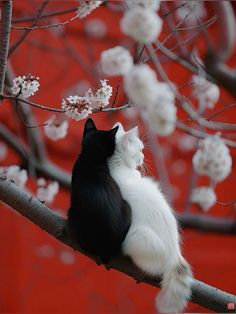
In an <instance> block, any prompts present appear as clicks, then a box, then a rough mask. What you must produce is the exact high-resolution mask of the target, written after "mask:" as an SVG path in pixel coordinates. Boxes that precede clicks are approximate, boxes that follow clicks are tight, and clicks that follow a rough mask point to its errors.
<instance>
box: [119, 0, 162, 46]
mask: <svg viewBox="0 0 236 314" xmlns="http://www.w3.org/2000/svg"><path fill="white" fill-rule="evenodd" d="M126 3H127V6H128V8H129V9H128V10H126V12H125V13H124V15H123V17H122V19H121V21H120V26H121V30H122V32H123V33H124V34H126V35H128V36H130V37H132V38H133V39H134V40H136V41H138V42H139V43H142V44H149V43H152V42H154V41H155V40H156V39H157V37H158V36H159V34H160V32H161V30H162V25H163V22H162V19H161V18H160V17H159V15H158V14H157V13H156V10H158V9H159V7H160V1H159V0H146V1H145V0H138V1H132V0H128V1H127V0H126Z"/></svg>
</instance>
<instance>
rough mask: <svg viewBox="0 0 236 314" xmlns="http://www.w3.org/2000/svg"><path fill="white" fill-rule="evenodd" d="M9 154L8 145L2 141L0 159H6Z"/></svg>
mask: <svg viewBox="0 0 236 314" xmlns="http://www.w3.org/2000/svg"><path fill="white" fill-rule="evenodd" d="M6 155H7V146H6V145H5V144H4V143H0V161H1V160H4V159H5V158H6Z"/></svg>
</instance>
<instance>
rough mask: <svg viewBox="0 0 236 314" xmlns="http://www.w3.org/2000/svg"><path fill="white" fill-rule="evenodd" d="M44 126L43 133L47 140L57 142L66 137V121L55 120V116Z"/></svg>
mask: <svg viewBox="0 0 236 314" xmlns="http://www.w3.org/2000/svg"><path fill="white" fill-rule="evenodd" d="M46 123H47V125H45V126H44V132H45V134H46V135H47V137H48V138H50V139H51V140H53V141H57V140H59V139H62V138H64V137H66V135H67V131H68V121H67V120H62V119H59V118H57V117H56V116H55V115H53V116H51V117H50V118H49V119H48V120H47V121H46Z"/></svg>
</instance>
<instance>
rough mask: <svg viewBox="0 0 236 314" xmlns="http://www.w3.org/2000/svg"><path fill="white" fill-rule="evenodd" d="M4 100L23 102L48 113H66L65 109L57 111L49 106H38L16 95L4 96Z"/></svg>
mask: <svg viewBox="0 0 236 314" xmlns="http://www.w3.org/2000/svg"><path fill="white" fill-rule="evenodd" d="M3 99H13V100H18V101H21V102H23V103H24V104H27V105H30V106H32V107H35V108H39V109H43V110H48V111H53V112H60V113H64V112H65V110H64V109H56V108H51V107H47V106H42V105H39V104H37V103H35V102H32V101H29V100H26V99H24V98H21V97H19V96H18V97H17V96H14V95H3Z"/></svg>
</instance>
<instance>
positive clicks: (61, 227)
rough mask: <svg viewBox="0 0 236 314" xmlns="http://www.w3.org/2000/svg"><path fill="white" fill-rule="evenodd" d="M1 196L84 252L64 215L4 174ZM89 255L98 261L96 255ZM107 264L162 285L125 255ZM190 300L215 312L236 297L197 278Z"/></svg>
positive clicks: (158, 279) (145, 280)
mask: <svg viewBox="0 0 236 314" xmlns="http://www.w3.org/2000/svg"><path fill="white" fill-rule="evenodd" d="M0 199H1V200H2V201H3V202H4V203H6V204H7V205H9V206H10V207H12V208H13V209H15V210H16V211H17V212H19V213H20V214H21V215H23V216H25V217H26V218H27V219H28V220H30V221H31V222H32V223H34V224H35V225H37V226H39V227H40V228H41V229H43V230H45V231H46V232H48V233H49V234H50V235H52V236H53V237H54V238H56V239H58V240H59V241H60V242H63V243H65V244H67V245H68V246H70V247H72V248H74V249H75V250H77V251H79V252H81V253H82V254H85V253H84V252H82V250H81V249H80V248H79V247H78V246H76V245H75V243H74V241H73V239H72V238H71V236H70V232H69V231H68V229H67V223H66V220H65V219H64V218H63V217H61V216H59V215H57V214H55V213H54V212H53V211H51V210H50V209H49V208H47V207H46V206H45V205H43V204H42V203H41V202H40V201H38V200H37V199H36V198H34V197H32V196H31V195H29V194H27V193H25V192H24V191H22V190H20V189H19V188H18V187H17V186H16V185H15V184H14V183H12V182H11V181H9V180H7V179H6V178H4V177H2V176H0ZM85 255H86V254H85ZM89 257H90V258H92V259H93V260H95V261H96V262H97V260H96V258H94V257H92V256H89ZM106 267H108V268H113V269H116V270H118V271H120V272H123V273H125V274H126V275H128V276H130V277H133V278H134V279H135V280H136V281H138V282H144V283H147V284H150V285H152V286H154V287H159V285H160V278H152V277H149V276H146V275H144V274H142V272H140V271H139V269H138V268H137V267H136V266H135V265H134V264H133V263H132V261H131V260H130V259H129V258H126V257H124V256H118V257H116V258H114V259H113V260H112V261H111V262H110V263H109V265H106ZM191 301H192V302H193V303H197V304H200V305H201V306H204V307H207V308H209V309H211V310H213V311H215V312H227V311H228V310H227V304H228V303H229V302H233V303H236V296H234V295H232V294H229V293H226V292H224V291H221V290H219V289H217V288H215V287H212V286H209V285H207V284H205V283H203V282H201V281H198V280H195V281H194V284H193V288H192V298H191Z"/></svg>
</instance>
